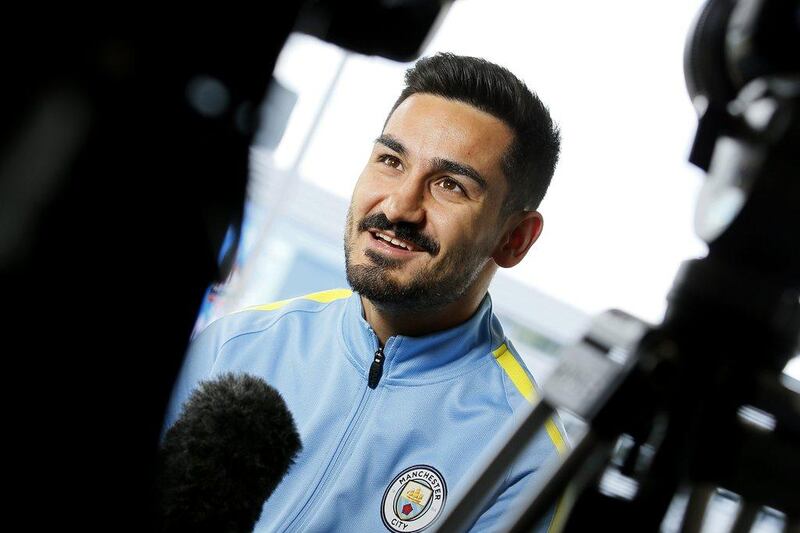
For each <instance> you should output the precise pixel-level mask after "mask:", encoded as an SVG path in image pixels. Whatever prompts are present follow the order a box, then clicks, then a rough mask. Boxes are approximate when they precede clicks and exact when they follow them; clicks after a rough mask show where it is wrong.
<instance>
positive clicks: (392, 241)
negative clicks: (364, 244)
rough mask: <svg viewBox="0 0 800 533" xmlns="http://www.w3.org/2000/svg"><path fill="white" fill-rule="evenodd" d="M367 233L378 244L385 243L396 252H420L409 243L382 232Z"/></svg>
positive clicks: (419, 249)
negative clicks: (396, 250) (395, 249)
mask: <svg viewBox="0 0 800 533" xmlns="http://www.w3.org/2000/svg"><path fill="white" fill-rule="evenodd" d="M369 233H370V235H372V238H373V239H375V240H377V241H380V242H383V243H386V244H388V245H389V246H391V247H393V248H397V249H398V250H406V251H408V252H419V251H421V248H418V247H417V246H414V245H413V244H412V243H410V242H408V241H404V240H402V239H398V238H397V237H394V236H392V235H389V234H387V233H384V232H382V231H374V230H373V231H370V232H369Z"/></svg>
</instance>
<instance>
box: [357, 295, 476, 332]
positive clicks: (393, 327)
mask: <svg viewBox="0 0 800 533" xmlns="http://www.w3.org/2000/svg"><path fill="white" fill-rule="evenodd" d="M485 295H486V291H485V290H484V291H483V292H482V293H478V294H475V295H465V296H464V298H461V299H460V300H457V301H455V302H452V303H449V304H447V305H445V306H443V307H440V308H436V309H429V310H428V309H423V310H398V309H395V308H388V307H384V306H378V305H376V304H374V303H373V302H371V301H370V300H368V299H367V298H365V297H363V296H361V305H362V306H363V307H364V318H365V319H366V320H367V322H368V323H369V325H370V327H371V328H372V330H373V331H374V332H375V334H376V335H377V336H378V340H379V341H380V344H381V346H384V345H385V344H386V340H387V339H388V338H389V337H392V336H394V335H406V336H409V337H421V336H423V335H428V334H429V333H436V332H437V331H442V330H445V329H450V328H452V327H455V326H458V325H459V324H463V323H464V322H466V321H467V320H469V318H470V317H471V316H472V315H474V314H475V311H477V310H478V306H479V305H480V304H481V301H482V300H483V297H484V296H485Z"/></svg>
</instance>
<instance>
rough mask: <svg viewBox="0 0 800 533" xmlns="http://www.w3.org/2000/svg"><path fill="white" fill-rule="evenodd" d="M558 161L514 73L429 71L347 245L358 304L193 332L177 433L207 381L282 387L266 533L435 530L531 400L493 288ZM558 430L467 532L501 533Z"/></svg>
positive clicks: (511, 261)
mask: <svg viewBox="0 0 800 533" xmlns="http://www.w3.org/2000/svg"><path fill="white" fill-rule="evenodd" d="M558 149H559V136H558V131H557V129H556V128H555V126H554V125H553V122H552V120H551V119H550V116H549V114H548V112H547V110H546V108H545V107H544V106H543V105H542V103H541V102H540V101H539V100H538V98H536V96H534V95H533V94H531V92H530V91H529V90H528V89H527V88H526V87H525V85H524V84H523V83H522V82H521V81H519V80H518V79H517V78H516V77H515V76H514V75H513V74H511V73H510V72H508V71H507V70H505V69H503V68H501V67H499V66H497V65H494V64H492V63H489V62H487V61H484V60H482V59H477V58H470V57H459V56H454V55H451V54H439V55H436V56H434V57H431V58H426V59H422V60H420V61H419V62H417V64H416V65H415V67H414V68H412V69H411V70H409V71H408V72H407V74H406V88H405V90H404V91H403V92H402V94H401V95H400V97H399V99H398V100H397V102H396V104H395V106H394V108H393V109H392V111H391V112H390V114H389V116H388V118H387V120H386V123H385V125H384V129H383V131H382V133H381V134H380V136H379V137H378V138H377V140H376V141H375V145H374V148H373V150H372V154H371V155H370V158H369V161H368V162H367V164H366V167H365V168H364V171H363V172H362V174H361V176H360V178H359V180H358V183H357V184H356V186H355V190H354V192H353V198H352V202H351V205H350V209H349V213H348V217H347V227H346V229H345V239H344V240H345V257H346V269H347V278H348V281H349V283H350V284H351V286H352V288H353V289H354V291H355V292H351V291H346V290H335V291H327V292H323V293H317V294H313V295H309V296H307V297H303V298H298V299H294V300H290V301H284V302H278V303H275V304H269V305H265V306H260V307H256V308H252V309H250V310H246V311H243V312H240V313H235V314H233V315H230V316H228V317H225V318H223V319H220V320H218V321H217V322H215V323H213V324H212V325H211V326H209V327H208V329H206V330H205V331H204V332H203V333H201V334H200V335H199V336H198V338H197V339H196V341H195V342H194V343H193V345H192V347H191V349H190V352H189V354H188V356H187V360H186V363H185V365H184V369H183V371H182V373H181V376H180V378H179V380H178V383H177V384H176V387H175V392H174V397H173V401H172V404H171V408H170V412H169V413H168V417H167V423H168V424H169V423H171V422H172V421H174V419H175V418H176V416H177V414H178V412H179V410H180V406H181V404H182V402H183V401H184V400H185V399H186V398H187V397H188V395H189V394H190V392H191V391H192V389H193V388H194V387H195V386H196V384H197V382H198V381H199V380H202V379H208V378H211V377H213V376H216V375H218V374H221V373H226V372H246V373H250V374H255V375H258V376H261V377H263V378H264V379H265V380H266V381H267V382H268V383H270V384H271V385H273V386H274V387H276V388H277V389H278V390H279V391H280V393H281V394H282V395H283V397H284V398H285V400H286V403H287V405H288V406H289V408H290V410H291V411H292V413H293V415H294V417H295V421H296V424H297V427H298V430H299V432H300V435H301V438H302V441H303V451H302V452H301V454H300V455H299V457H298V458H297V461H296V463H295V465H294V466H293V467H292V468H291V469H290V471H289V473H288V474H287V476H286V478H285V479H284V480H283V481H282V482H281V484H280V485H279V486H278V488H277V489H276V491H275V492H274V493H273V494H272V496H271V497H270V499H269V500H268V501H267V502H266V503H265V505H264V508H263V514H262V516H261V519H260V521H259V523H258V524H257V526H256V531H358V532H362V531H383V530H389V531H402V532H414V531H421V530H423V529H426V528H427V527H428V526H432V527H435V526H436V523H437V519H440V517H441V516H442V515H443V511H444V509H445V506H446V505H447V503H448V496H449V495H452V494H453V492H454V491H456V490H458V489H461V488H463V485H464V483H465V475H466V474H467V473H468V472H469V471H470V468H471V467H472V466H473V465H474V463H475V461H476V460H477V459H478V457H479V456H481V454H482V453H484V452H485V451H486V450H485V448H486V444H487V442H489V441H490V440H491V438H492V437H493V436H494V435H495V434H496V433H497V432H498V431H499V430H500V429H501V428H502V427H503V426H504V425H505V424H506V423H507V422H509V421H510V420H511V419H513V418H514V416H515V413H516V412H518V411H519V410H520V408H521V407H522V406H524V405H525V402H526V401H532V400H533V399H534V398H535V392H534V390H533V384H532V380H531V378H530V376H529V373H528V372H527V370H526V369H525V367H524V364H523V363H522V360H521V359H520V357H519V356H518V354H516V352H515V351H514V349H513V347H512V346H511V344H510V342H509V341H508V340H507V339H505V337H504V335H503V332H502V328H501V327H500V324H499V322H498V321H497V319H496V318H495V317H494V315H493V314H492V310H491V300H490V298H489V296H488V292H487V291H488V286H489V282H490V281H491V279H492V276H493V275H494V273H495V271H496V270H497V268H498V267H504V268H508V267H512V266H515V265H516V264H518V263H519V262H520V261H521V260H522V259H523V258H524V257H525V254H526V253H527V252H528V250H529V249H530V247H531V245H532V244H533V243H534V242H535V241H536V239H537V238H538V236H539V234H540V232H541V230H542V216H541V215H540V214H539V213H538V212H537V211H536V207H537V206H538V204H539V202H540V201H541V199H542V197H543V196H544V193H545V190H546V189H547V186H548V184H549V181H550V178H551V176H552V174H553V170H554V167H555V163H556V161H557V158H558ZM548 434H549V435H543V436H542V437H541V438H540V439H538V440H537V441H536V442H535V443H534V444H533V445H532V446H531V447H530V448H529V450H528V452H527V455H526V456H525V460H524V461H521V462H520V464H518V465H516V466H514V467H513V468H512V469H510V470H509V472H508V473H507V476H506V478H505V480H504V481H503V483H502V485H501V486H499V487H486V488H485V490H487V491H488V492H490V493H491V496H492V497H491V502H490V504H489V505H488V506H487V507H486V509H483V510H482V511H481V515H480V517H479V518H478V520H477V522H476V523H475V525H474V527H473V530H474V531H491V530H494V529H496V528H498V527H499V526H500V524H501V523H502V517H503V516H504V515H505V514H507V513H508V511H509V509H511V508H513V505H514V499H515V497H516V496H517V495H518V493H519V492H520V491H521V489H522V487H524V486H525V484H526V483H528V482H529V481H530V479H531V476H533V475H534V474H535V473H536V470H537V469H538V467H539V466H541V464H542V463H543V462H544V461H545V460H546V459H547V458H549V457H550V456H552V455H554V454H555V453H556V450H557V448H561V447H563V446H564V442H563V440H562V437H561V436H560V434H559V432H558V430H557V429H556V426H555V424H554V423H553V422H552V421H551V422H550V423H549V424H548ZM451 500H452V498H451ZM449 503H450V504H451V505H452V501H450V502H449ZM544 526H545V527H546V526H547V524H544Z"/></svg>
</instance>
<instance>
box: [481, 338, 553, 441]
mask: <svg viewBox="0 0 800 533" xmlns="http://www.w3.org/2000/svg"><path fill="white" fill-rule="evenodd" d="M492 354H493V355H494V358H495V360H496V361H497V364H499V365H500V367H501V368H502V369H503V370H504V371H505V373H506V374H507V375H508V377H509V378H510V379H511V382H512V383H513V384H514V386H515V387H516V388H517V390H518V391H519V393H520V394H522V396H524V397H525V399H526V400H528V401H529V402H530V403H534V402H535V401H537V400H538V399H539V395H538V394H537V393H536V389H535V388H534V387H533V382H532V381H531V379H530V378H529V377H528V374H527V372H525V370H524V369H523V368H522V365H520V364H519V361H517V358H516V357H514V354H513V353H511V350H509V349H508V346H506V344H505V343H503V344H501V345H500V347H499V348H497V349H496V350H494V351H493V352H492ZM544 427H545V430H546V431H547V435H548V436H549V437H550V440H551V441H553V445H555V447H556V450H558V453H559V454H563V453H565V452H566V451H567V443H566V442H565V441H564V437H563V436H562V435H561V432H560V431H559V430H558V426H556V423H555V422H554V421H553V419H552V418H550V419H548V420H547V422H546V423H545V425H544Z"/></svg>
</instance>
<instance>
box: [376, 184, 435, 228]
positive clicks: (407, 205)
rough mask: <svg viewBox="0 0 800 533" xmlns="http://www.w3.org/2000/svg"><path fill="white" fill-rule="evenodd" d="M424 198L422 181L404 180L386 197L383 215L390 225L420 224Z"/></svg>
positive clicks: (423, 217)
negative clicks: (401, 223) (398, 223)
mask: <svg viewBox="0 0 800 533" xmlns="http://www.w3.org/2000/svg"><path fill="white" fill-rule="evenodd" d="M424 196H425V189H424V187H423V185H422V180H419V181H418V180H413V179H410V178H407V179H404V180H403V181H402V182H400V183H399V184H398V185H397V186H396V187H395V188H394V189H393V190H392V191H391V192H390V193H389V194H388V195H387V196H386V199H385V200H384V201H383V213H384V214H385V215H386V218H387V219H389V222H392V223H397V222H409V223H412V224H421V223H422V222H423V221H424V220H425V208H424V206H423V203H424Z"/></svg>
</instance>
